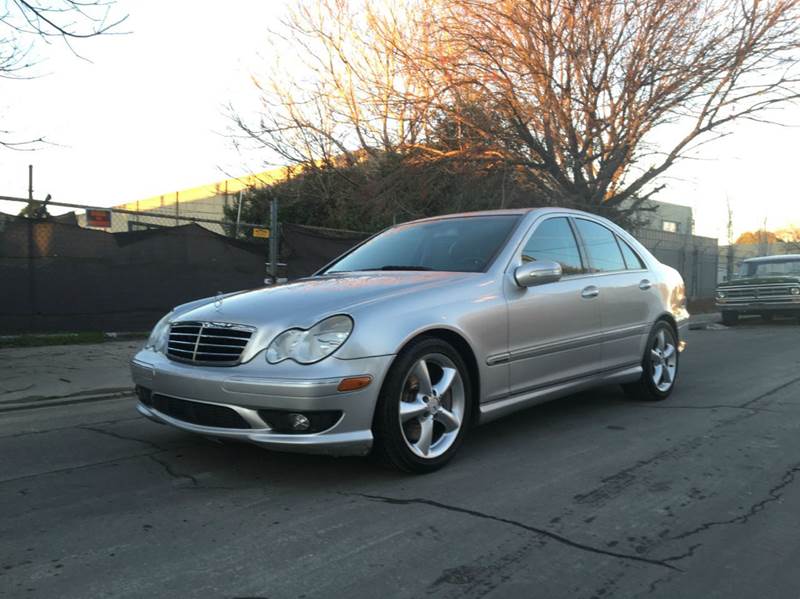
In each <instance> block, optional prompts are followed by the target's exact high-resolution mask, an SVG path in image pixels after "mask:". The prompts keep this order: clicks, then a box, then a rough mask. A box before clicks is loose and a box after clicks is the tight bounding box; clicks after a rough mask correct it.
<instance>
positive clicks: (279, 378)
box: [131, 350, 394, 455]
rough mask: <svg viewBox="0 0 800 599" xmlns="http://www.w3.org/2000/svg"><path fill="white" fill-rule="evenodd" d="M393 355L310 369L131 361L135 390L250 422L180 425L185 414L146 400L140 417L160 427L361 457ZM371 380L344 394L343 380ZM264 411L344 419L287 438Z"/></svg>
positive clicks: (144, 357)
mask: <svg viewBox="0 0 800 599" xmlns="http://www.w3.org/2000/svg"><path fill="white" fill-rule="evenodd" d="M393 358H394V356H391V355H387V356H373V357H369V358H362V359H357V360H339V359H335V358H331V359H330V360H327V361H325V362H321V363H318V364H315V365H311V366H300V365H297V364H294V363H284V364H281V365H269V364H266V363H263V364H262V363H261V362H259V361H251V362H250V363H247V364H241V365H239V366H236V367H235V368H220V367H210V366H194V365H187V364H183V363H179V362H173V361H171V360H169V359H168V358H166V357H165V356H164V355H163V354H159V353H157V352H153V351H151V350H142V351H141V352H139V353H138V354H137V355H136V357H135V358H134V360H133V361H132V363H131V371H132V375H133V380H134V382H135V384H136V385H138V386H141V387H144V388H146V389H149V390H151V391H152V392H153V393H155V394H159V395H164V396H169V397H173V398H175V399H178V400H184V401H188V402H195V403H205V404H212V405H216V406H222V407H225V408H228V409H230V410H233V411H235V412H237V414H238V415H239V416H240V417H241V419H242V420H244V421H245V422H246V424H244V423H242V424H241V427H240V428H228V427H229V426H232V425H230V424H228V423H225V424H224V426H216V425H217V422H206V423H205V424H214V426H205V425H201V424H196V423H194V422H189V421H187V420H189V419H187V420H181V419H180V416H181V415H180V414H179V413H176V414H174V416H178V418H176V417H174V416H173V415H170V414H171V412H170V414H167V413H163V412H161V411H159V410H158V409H157V407H156V406H153V405H150V402H147V403H148V405H145V404H143V403H140V404H139V405H138V407H137V409H138V411H139V413H140V414H142V415H143V416H146V417H147V418H149V419H151V420H153V421H155V422H159V423H162V424H168V425H170V426H174V427H176V428H179V429H181V430H185V431H188V432H192V433H196V434H200V435H205V436H208V437H216V438H223V439H234V440H239V441H244V442H248V443H254V444H257V445H260V446H263V447H267V448H270V449H278V450H282V451H297V452H307V453H323V454H334V455H363V454H365V453H368V452H369V450H370V448H371V446H372V430H371V429H372V418H373V414H374V410H375V404H376V402H377V398H378V394H379V392H380V383H381V382H382V381H383V378H384V376H385V374H386V372H387V371H388V369H389V366H390V365H391V363H392V360H393ZM367 378H368V379H369V383H368V384H366V385H364V386H362V387H360V388H358V389H354V390H345V391H340V390H339V389H338V387H339V385H340V383H341V382H342V381H346V380H349V379H367ZM259 410H275V411H281V412H292V413H294V412H297V413H303V412H304V411H305V412H306V413H311V414H313V413H314V412H324V411H336V412H341V413H342V417H341V419H340V420H339V421H338V422H336V424H335V425H333V426H332V427H331V428H329V429H327V430H323V431H322V432H316V433H302V432H291V433H290V434H289V433H287V432H276V431H274V430H272V429H271V428H270V427H269V424H266V421H265V420H264V419H262V418H261V417H260V416H259V413H258V412H259ZM192 420H193V419H192ZM233 426H237V425H233ZM248 426H249V428H247V427H248ZM281 430H282V429H281Z"/></svg>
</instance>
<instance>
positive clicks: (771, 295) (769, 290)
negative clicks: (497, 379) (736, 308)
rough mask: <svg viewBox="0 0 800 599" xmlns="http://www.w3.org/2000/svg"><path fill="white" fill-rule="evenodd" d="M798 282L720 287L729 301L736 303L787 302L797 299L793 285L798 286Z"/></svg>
mask: <svg viewBox="0 0 800 599" xmlns="http://www.w3.org/2000/svg"><path fill="white" fill-rule="evenodd" d="M797 286H798V285H797V283H774V284H769V285H741V286H736V287H724V288H720V291H722V292H724V293H725V297H726V298H727V300H728V301H727V303H730V304H735V303H738V302H742V303H746V302H760V303H764V304H769V303H785V302H793V301H795V300H796V299H797V296H796V295H792V292H791V291H792V287H797Z"/></svg>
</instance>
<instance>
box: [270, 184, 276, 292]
mask: <svg viewBox="0 0 800 599" xmlns="http://www.w3.org/2000/svg"><path fill="white" fill-rule="evenodd" d="M269 217H270V218H269V221H270V223H269V275H270V277H271V278H272V284H273V285H275V284H277V282H278V198H276V197H275V196H274V195H273V196H272V198H270V201H269Z"/></svg>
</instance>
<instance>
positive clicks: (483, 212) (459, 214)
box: [398, 207, 602, 225]
mask: <svg viewBox="0 0 800 599" xmlns="http://www.w3.org/2000/svg"><path fill="white" fill-rule="evenodd" d="M532 212H539V213H542V214H545V213H555V212H558V213H564V212H567V213H569V214H574V215H576V216H579V215H580V216H591V217H595V218H598V215H597V214H592V213H590V212H583V211H582V210H573V209H571V208H557V207H552V208H550V207H548V208H505V209H500V210H476V211H473V212H456V213H453V214H440V215H438V216H430V217H428V218H419V219H416V220H411V221H407V222H404V223H398V224H403V225H408V224H411V223H422V222H428V221H434V220H444V219H448V218H468V217H475V216H506V215H520V216H521V215H525V214H531V213H532ZM599 218H602V217H599Z"/></svg>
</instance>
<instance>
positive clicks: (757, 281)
mask: <svg viewBox="0 0 800 599" xmlns="http://www.w3.org/2000/svg"><path fill="white" fill-rule="evenodd" d="M775 283H800V277H748V278H741V279H731V280H730V281H726V282H725V283H720V284H719V285H718V287H719V288H720V289H725V288H726V287H738V286H741V285H770V284H775Z"/></svg>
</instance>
